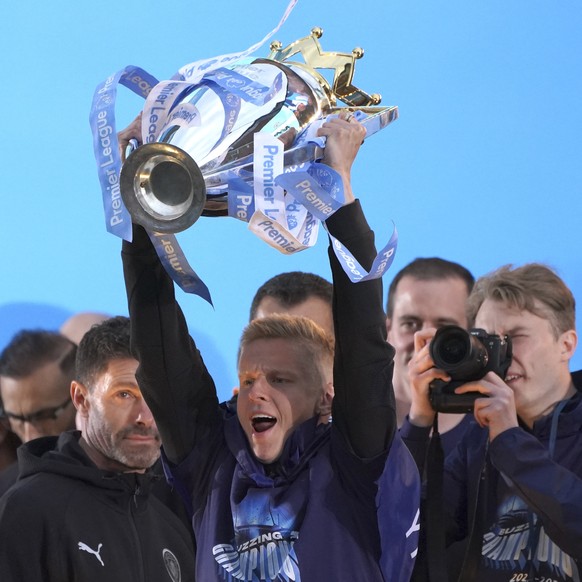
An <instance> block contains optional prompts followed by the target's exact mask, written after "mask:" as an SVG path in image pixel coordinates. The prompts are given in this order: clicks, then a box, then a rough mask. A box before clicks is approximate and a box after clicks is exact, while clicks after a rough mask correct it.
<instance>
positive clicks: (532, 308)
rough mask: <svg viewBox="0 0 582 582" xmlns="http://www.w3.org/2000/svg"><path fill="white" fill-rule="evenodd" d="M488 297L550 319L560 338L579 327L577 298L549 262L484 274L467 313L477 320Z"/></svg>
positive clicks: (476, 287)
mask: <svg viewBox="0 0 582 582" xmlns="http://www.w3.org/2000/svg"><path fill="white" fill-rule="evenodd" d="M487 299H490V300H492V301H499V302H502V303H505V304H506V305H508V306H509V307H513V308H516V309H519V310H520V311H529V312H531V313H533V314H534V315H537V316H538V317H542V318H544V319H547V320H548V321H549V322H550V325H551V327H552V331H553V332H554V335H555V337H556V338H558V337H559V336H560V335H561V334H562V333H564V332H565V331H568V330H570V329H575V328H576V301H575V300H574V296H573V295H572V292H571V291H570V289H569V288H568V287H567V286H566V284H565V283H564V281H562V279H560V277H558V275H557V274H556V273H555V272H554V271H553V270H552V269H551V268H550V267H548V266H547V265H543V264H541V263H529V264H526V265H523V266H522V267H513V266H512V265H504V266H503V267H501V268H499V269H497V270H496V271H493V272H492V273H489V274H488V275H485V276H484V277H480V278H479V279H478V280H477V282H476V283H475V287H474V288H473V291H472V292H471V295H470V296H469V299H468V300H467V316H468V318H469V321H474V318H475V317H476V316H477V312H478V311H479V309H480V308H481V305H483V302H484V301H485V300H487Z"/></svg>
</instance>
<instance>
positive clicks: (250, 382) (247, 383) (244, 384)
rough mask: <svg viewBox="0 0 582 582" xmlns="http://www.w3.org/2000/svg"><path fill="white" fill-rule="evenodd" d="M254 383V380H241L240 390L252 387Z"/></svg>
mask: <svg viewBox="0 0 582 582" xmlns="http://www.w3.org/2000/svg"><path fill="white" fill-rule="evenodd" d="M254 381H255V380H254V378H243V379H242V380H241V381H240V387H241V388H249V387H250V386H252V385H253V383H254Z"/></svg>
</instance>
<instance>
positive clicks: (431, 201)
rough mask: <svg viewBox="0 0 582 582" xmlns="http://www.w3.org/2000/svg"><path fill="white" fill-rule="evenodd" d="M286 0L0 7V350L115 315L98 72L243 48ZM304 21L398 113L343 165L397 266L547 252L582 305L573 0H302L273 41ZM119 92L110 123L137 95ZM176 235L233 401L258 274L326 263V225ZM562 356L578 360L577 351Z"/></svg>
mask: <svg viewBox="0 0 582 582" xmlns="http://www.w3.org/2000/svg"><path fill="white" fill-rule="evenodd" d="M286 4H287V2H286V1H282V0H277V1H276V2H261V1H259V0H248V1H247V2H232V0H214V1H212V2H198V1H194V0H176V1H175V2H173V3H171V4H170V5H166V4H165V3H161V2H154V1H152V0H140V1H139V2H137V1H135V0H127V1H125V2H118V1H114V0H100V1H99V2H93V3H89V2H72V1H67V0H54V1H53V2H40V1H38V0H37V1H36V2H33V3H26V2H24V3H14V2H10V3H8V2H4V3H2V5H1V6H0V23H1V24H0V54H1V55H2V57H1V60H0V63H1V64H0V70H1V71H2V78H3V83H2V87H3V90H2V99H1V103H2V106H1V113H0V116H1V117H0V118H1V120H2V121H1V128H2V130H1V131H2V133H1V142H0V148H1V153H0V160H1V161H0V164H1V178H0V201H1V204H2V207H1V213H2V217H3V221H2V229H1V240H2V245H3V249H4V260H3V261H2V263H1V267H0V269H1V271H0V272H1V285H0V345H4V344H5V342H6V340H7V339H8V338H9V337H10V336H11V335H12V333H13V332H14V331H15V329H16V328H17V327H19V326H20V325H21V324H22V325H25V326H28V327H29V326H32V325H43V326H45V325H46V326H49V327H57V326H58V325H59V323H60V322H61V321H62V320H63V319H64V318H65V317H66V315H67V314H68V313H71V312H74V311H81V310H97V311H104V312H108V313H112V314H117V313H121V314H125V313H126V312H127V310H126V303H125V296H124V289H123V284H122V277H121V266H120V260H119V249H120V241H119V240H118V239H116V238H115V237H113V236H111V235H109V234H107V232H106V231H105V227H104V220H103V215H102V206H101V199H100V192H99V185H98V181H97V176H96V170H95V163H94V159H93V153H92V142H91V135H90V131H89V125H88V115H89V108H90V104H91V98H92V94H93V90H94V88H95V86H96V84H97V83H98V82H99V81H101V80H103V79H104V78H105V77H107V76H108V75H109V74H111V73H113V72H115V71H117V70H118V69H121V68H122V67H124V66H125V65H128V64H134V65H138V66H141V67H142V68H144V69H146V70H148V71H150V72H151V73H152V74H153V75H155V76H157V77H158V78H160V79H163V78H169V77H170V76H171V75H172V74H173V73H174V72H175V70H176V69H177V68H178V67H179V66H181V65H183V64H185V63H187V62H190V61H193V60H197V59H199V58H205V57H211V56H215V55H219V54H223V53H227V52H234V51H239V50H243V49H246V48H247V47H249V46H250V45H252V44H253V43H254V42H256V41H258V40H259V39H260V38H262V37H263V35H264V34H265V33H266V32H268V31H269V30H271V29H272V28H273V27H274V26H275V24H276V23H277V22H278V20H279V17H280V15H281V14H282V13H283V10H284V8H285V6H286ZM313 26H321V27H323V29H324V31H325V32H324V36H323V38H322V39H321V42H322V45H323V48H324V49H325V50H340V51H350V50H351V49H352V48H354V47H355V46H362V47H363V48H364V49H365V51H366V54H365V56H364V58H363V59H362V60H361V61H359V63H358V67H357V72H356V77H355V81H356V84H358V85H359V86H361V87H362V88H363V89H364V90H366V91H368V92H379V93H381V94H382V95H383V103H384V104H390V105H392V104H395V105H398V106H399V108H400V119H399V120H398V121H397V122H395V123H394V124H393V125H392V126H390V127H389V128H387V129H385V130H383V131H382V132H380V133H379V134H377V135H375V136H373V137H372V138H371V139H370V140H369V141H368V142H367V143H366V144H365V145H364V146H363V148H362V151H361V154H360V157H359V159H358V160H357V162H356V165H355V167H354V170H353V183H354V186H355V189H356V192H357V193H358V194H359V196H360V198H361V199H362V201H363V205H364V208H365V210H366V211H367V214H368V216H369V218H370V222H371V224H372V226H373V228H374V229H375V230H376V232H377V235H378V236H379V238H381V239H382V242H383V241H385V240H387V237H388V236H389V234H390V230H391V223H390V220H394V222H395V223H396V225H397V227H398V230H399V233H400V247H399V249H398V253H397V257H396V260H395V262H394V265H393V267H392V273H393V272H395V271H396V270H398V269H399V268H401V267H402V266H404V265H405V264H406V263H407V262H409V261H410V260H412V259H413V258H415V257H417V256H429V255H438V256H442V257H445V258H448V259H452V260H456V261H459V262H461V263H463V264H465V265H466V266H468V267H469V268H470V269H471V270H472V271H473V272H474V273H475V274H476V275H481V274H484V273H486V272H488V271H490V270H492V269H494V268H496V267H497V266H499V265H501V264H505V263H516V264H521V263H524V262H527V261H544V262H547V263H549V264H551V265H553V266H554V267H555V268H556V269H557V270H558V272H559V273H560V275H561V276H562V277H563V278H564V279H565V281H566V282H567V283H568V285H570V287H571V288H572V289H573V290H574V292H575V295H576V297H577V298H578V301H579V302H581V303H582V271H581V269H580V262H581V261H580V249H581V244H580V243H581V241H582V235H581V232H580V228H579V225H578V220H579V216H578V215H579V213H580V210H581V208H582V202H581V201H580V194H581V186H580V161H581V159H582V140H581V139H580V130H581V128H582V106H581V104H582V66H581V65H582V35H581V34H580V30H582V5H581V4H580V2H578V1H574V0H562V1H560V2H550V1H547V0H546V1H542V0H509V1H504V2H502V1H500V0H475V1H473V2H466V1H461V0H449V1H448V2H433V1H432V0H431V1H429V0H419V1H418V2H410V1H407V0H393V1H386V2H377V3H375V4H372V3H356V4H353V5H352V6H349V5H348V4H346V3H338V4H331V3H324V2H314V1H309V0H300V1H299V4H298V5H297V7H296V8H295V10H294V11H293V13H292V14H291V16H290V18H289V20H288V21H287V23H286V24H284V25H283V28H282V29H281V30H280V31H279V32H278V33H277V34H276V35H275V38H277V39H279V40H281V41H282V42H283V43H284V44H287V43H289V42H291V41H293V40H295V39H297V38H299V37H302V36H305V35H306V34H308V33H309V31H310V29H311V28H312V27H313ZM267 53H268V46H265V47H264V48H263V49H261V50H259V51H258V52H257V53H256V54H257V55H260V56H264V55H266V54H267ZM120 94H121V99H120V105H119V108H118V118H119V123H120V127H122V126H123V125H124V124H126V123H128V122H129V121H130V120H131V119H132V118H133V116H134V115H135V110H136V108H137V107H138V106H139V100H136V99H135V98H134V97H133V96H132V95H130V94H129V91H126V90H125V89H120ZM179 239H180V241H181V243H182V244H183V247H184V248H185V250H186V252H187V254H188V257H189V259H190V262H191V263H192V265H193V266H194V268H195V269H196V270H197V271H198V273H199V274H200V275H201V276H202V277H203V279H204V280H205V281H206V282H207V284H208V285H209V287H210V289H211V291H212V294H213V297H214V302H215V309H214V310H213V309H212V308H211V307H210V306H208V305H207V304H205V303H204V302H203V301H201V300H200V299H198V298H197V297H192V296H186V295H184V294H182V293H181V292H179V298H180V301H181V304H182V306H183V307H184V310H185V312H186V316H187V319H188V321H189V323H190V324H191V327H192V331H193V334H194V335H195V336H196V337H198V338H200V339H201V344H202V349H203V352H204V354H205V356H206V360H207V361H208V364H209V367H210V368H211V371H212V372H213V373H214V375H215V377H216V379H217V385H218V387H219V390H220V393H221V396H222V397H226V396H228V394H229V393H230V390H231V388H232V386H234V385H235V384H236V375H235V361H234V360H235V354H236V347H237V341H238V337H239V335H240V331H241V329H242V327H243V326H244V324H245V322H246V320H247V317H248V305H249V303H250V300H251V297H252V295H253V293H254V291H255V289H256V288H257V287H258V285H260V284H261V283H262V282H263V281H265V280H266V279H267V278H269V277H271V276H272V275H274V274H276V273H279V272H281V271H286V270H295V269H298V270H306V271H312V272H316V273H320V274H322V275H324V276H329V270H328V267H327V259H326V254H325V247H326V243H325V240H324V238H323V236H321V237H320V241H319V242H318V245H317V247H316V248H315V249H312V250H310V251H306V252H304V253H300V254H298V255H297V256H292V257H286V256H283V255H280V254H279V253H278V252H277V251H275V250H273V249H271V248H269V247H268V246H266V245H265V244H264V243H263V242H261V241H260V240H258V239H257V238H255V237H254V236H253V235H252V234H251V233H250V232H248V231H247V230H246V227H245V225H244V224H243V223H241V222H238V221H235V220H233V219H201V220H200V221H199V222H198V223H197V224H196V225H195V226H194V227H193V228H192V229H190V230H189V231H187V232H186V233H183V234H182V235H179ZM392 273H390V272H389V273H388V275H387V276H386V283H387V282H389V280H390V279H391V277H392ZM579 322H580V319H579ZM573 367H576V368H580V367H582V349H580V350H579V351H578V354H577V356H576V359H575V361H574V364H573Z"/></svg>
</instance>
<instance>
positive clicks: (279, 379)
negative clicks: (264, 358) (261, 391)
mask: <svg viewBox="0 0 582 582" xmlns="http://www.w3.org/2000/svg"><path fill="white" fill-rule="evenodd" d="M289 382H290V380H289V378H287V377H285V376H279V375H276V376H273V377H272V378H271V384H275V385H281V384H287V383H289Z"/></svg>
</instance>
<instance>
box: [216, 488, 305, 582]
mask: <svg viewBox="0 0 582 582" xmlns="http://www.w3.org/2000/svg"><path fill="white" fill-rule="evenodd" d="M267 491H268V490H267ZM267 491H266V490H265V489H263V490H261V489H259V490H254V491H253V490H251V491H248V492H247V494H246V496H245V498H244V499H243V500H242V502H241V503H240V504H238V505H237V507H236V511H233V516H235V524H234V525H235V528H234V529H235V539H234V542H232V543H223V544H217V545H215V546H214V547H213V548H212V553H213V555H214V559H215V560H216V562H217V563H218V564H219V570H220V577H221V578H222V579H224V580H226V581H227V582H234V581H236V580H241V581H245V582H300V581H301V575H300V573H299V565H298V561H297V556H296V554H295V550H294V549H293V544H294V543H295V542H296V541H297V539H298V538H299V532H298V531H297V527H296V526H297V522H298V514H299V515H300V516H302V514H303V510H302V507H301V504H295V503H293V502H292V501H293V500H292V499H289V498H287V499H286V501H287V503H281V504H277V503H276V500H275V499H274V498H273V497H271V496H270V495H269V494H268V493H267ZM271 491H272V490H271ZM290 501H291V503H289V502H290ZM297 501H298V500H297Z"/></svg>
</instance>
